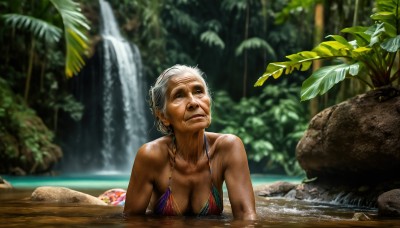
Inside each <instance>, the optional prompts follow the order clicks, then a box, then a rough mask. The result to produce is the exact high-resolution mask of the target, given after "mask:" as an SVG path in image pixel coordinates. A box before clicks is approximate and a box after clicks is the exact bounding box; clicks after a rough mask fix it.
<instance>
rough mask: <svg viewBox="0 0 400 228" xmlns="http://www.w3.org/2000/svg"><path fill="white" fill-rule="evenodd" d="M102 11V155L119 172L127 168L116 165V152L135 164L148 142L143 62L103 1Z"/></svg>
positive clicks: (105, 166) (105, 165)
mask: <svg viewBox="0 0 400 228" xmlns="http://www.w3.org/2000/svg"><path fill="white" fill-rule="evenodd" d="M100 10H101V18H102V26H101V36H102V38H103V50H104V65H103V68H104V69H103V72H104V79H103V113H104V116H103V121H104V122H103V148H102V150H101V155H102V156H103V159H104V160H103V168H104V169H105V170H110V169H111V170H113V169H114V170H115V169H119V168H120V166H122V167H121V168H123V166H125V168H126V167H127V165H126V164H125V165H121V164H116V163H115V162H114V161H113V160H114V156H113V155H114V153H122V154H123V155H124V156H123V157H124V159H125V161H132V160H133V158H134V153H135V151H136V150H137V149H138V148H139V146H140V145H141V144H143V143H144V142H145V141H146V138H145V135H146V134H145V132H146V128H147V124H146V118H145V113H144V110H145V104H144V96H143V94H144V93H143V86H142V84H141V82H142V81H143V78H142V77H143V74H142V62H141V57H140V53H139V50H138V48H137V47H136V45H134V44H130V43H129V42H127V41H126V40H125V39H124V38H123V37H122V35H121V33H120V31H119V29H118V24H117V22H116V20H115V17H114V14H113V12H112V9H111V7H110V4H109V3H108V2H106V1H105V0H100ZM118 99H120V101H117V100H118ZM118 104H120V105H121V107H117V105H118ZM118 109H120V110H118ZM118 121H119V122H118Z"/></svg>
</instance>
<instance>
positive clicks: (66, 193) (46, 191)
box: [31, 186, 107, 205]
mask: <svg viewBox="0 0 400 228" xmlns="http://www.w3.org/2000/svg"><path fill="white" fill-rule="evenodd" d="M31 200H32V201H43V202H47V203H60V204H68V203H74V204H82V205H86V204H90V205H107V204H106V203H105V202H104V201H102V200H100V199H98V198H97V197H94V196H91V195H89V194H86V193H83V192H78V191H75V190H72V189H69V188H64V187H51V186H43V187H38V188H36V189H35V191H33V193H32V195H31Z"/></svg>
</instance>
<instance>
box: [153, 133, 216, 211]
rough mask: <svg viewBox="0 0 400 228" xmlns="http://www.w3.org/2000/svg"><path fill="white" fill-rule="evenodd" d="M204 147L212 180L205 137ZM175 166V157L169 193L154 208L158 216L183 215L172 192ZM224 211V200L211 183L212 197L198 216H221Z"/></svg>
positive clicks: (210, 196)
mask: <svg viewBox="0 0 400 228" xmlns="http://www.w3.org/2000/svg"><path fill="white" fill-rule="evenodd" d="M173 140H174V139H173ZM204 147H205V151H206V155H207V158H208V167H209V170H210V178H211V164H210V156H209V154H208V143H207V139H206V136H205V135H204ZM174 165H175V156H174V157H173V159H172V164H171V172H170V176H169V181H168V188H167V191H165V193H164V194H163V195H162V196H161V197H160V199H159V200H158V201H157V203H156V205H155V207H154V213H155V214H157V215H167V216H170V215H182V212H181V211H180V209H179V206H178V204H176V202H175V199H174V196H173V195H172V190H171V174H172V171H173V169H174ZM222 210H223V203H222V198H221V196H220V194H219V192H218V190H217V188H216V187H215V186H214V184H213V183H212V181H211V189H210V195H209V197H208V200H207V201H206V202H205V204H204V206H203V208H202V209H201V210H200V212H199V213H198V216H205V215H220V214H221V213H222Z"/></svg>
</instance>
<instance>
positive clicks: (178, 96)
mask: <svg viewBox="0 0 400 228" xmlns="http://www.w3.org/2000/svg"><path fill="white" fill-rule="evenodd" d="M181 97H183V93H182V92H178V93H175V95H174V98H181Z"/></svg>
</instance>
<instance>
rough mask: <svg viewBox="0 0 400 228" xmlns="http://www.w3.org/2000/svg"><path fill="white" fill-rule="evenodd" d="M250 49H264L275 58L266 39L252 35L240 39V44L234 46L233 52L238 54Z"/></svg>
mask: <svg viewBox="0 0 400 228" xmlns="http://www.w3.org/2000/svg"><path fill="white" fill-rule="evenodd" d="M250 49H262V50H266V51H267V52H268V53H269V54H270V55H273V58H275V51H274V49H273V48H272V47H271V45H269V43H268V42H267V41H265V40H263V39H261V38H258V37H252V38H249V39H246V40H244V41H242V43H240V45H239V46H238V47H237V48H236V50H235V54H236V56H239V55H241V54H243V52H244V51H245V50H250Z"/></svg>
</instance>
